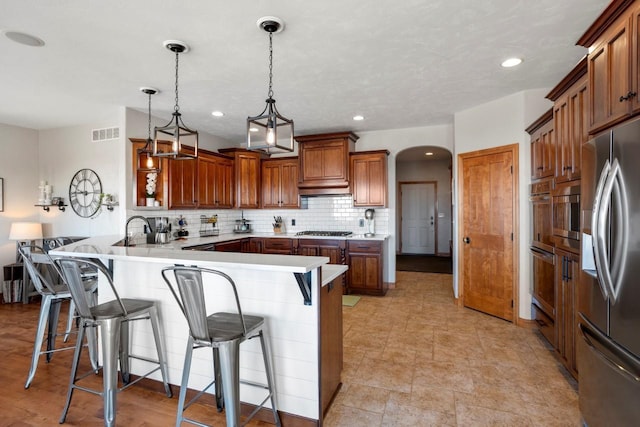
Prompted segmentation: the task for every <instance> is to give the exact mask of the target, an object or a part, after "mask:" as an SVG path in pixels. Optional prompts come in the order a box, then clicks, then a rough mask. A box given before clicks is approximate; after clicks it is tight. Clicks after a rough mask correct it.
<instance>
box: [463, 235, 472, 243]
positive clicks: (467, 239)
mask: <svg viewBox="0 0 640 427" xmlns="http://www.w3.org/2000/svg"><path fill="white" fill-rule="evenodd" d="M462 241H463V242H465V243H466V244H469V243H471V239H470V238H469V236H467V237H465V238H464V239H462Z"/></svg>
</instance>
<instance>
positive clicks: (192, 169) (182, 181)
mask: <svg viewBox="0 0 640 427" xmlns="http://www.w3.org/2000/svg"><path fill="white" fill-rule="evenodd" d="M168 163H169V173H168V177H169V209H196V208H207V209H230V208H232V207H233V192H232V184H233V181H232V180H233V160H232V159H231V158H230V157H226V156H222V155H219V154H216V153H212V152H209V151H206V150H198V158H197V159H189V160H169V162H168Z"/></svg>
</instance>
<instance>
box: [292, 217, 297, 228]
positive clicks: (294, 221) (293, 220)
mask: <svg viewBox="0 0 640 427" xmlns="http://www.w3.org/2000/svg"><path fill="white" fill-rule="evenodd" d="M295 225H296V220H295V219H291V226H292V227H293V226H295Z"/></svg>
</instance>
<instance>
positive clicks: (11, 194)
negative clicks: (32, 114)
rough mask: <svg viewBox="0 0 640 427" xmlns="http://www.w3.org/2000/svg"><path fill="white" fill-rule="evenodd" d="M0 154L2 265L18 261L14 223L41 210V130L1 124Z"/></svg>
mask: <svg viewBox="0 0 640 427" xmlns="http://www.w3.org/2000/svg"><path fill="white" fill-rule="evenodd" d="M0 153H1V155H0V178H3V179H4V189H3V190H4V191H3V192H4V211H3V212H0V266H4V265H7V264H11V263H13V262H15V261H16V243H15V242H14V241H12V240H9V229H10V228H11V223H12V222H15V221H38V219H39V210H38V209H37V208H36V207H34V206H33V205H34V204H35V203H36V202H37V201H38V183H39V181H38V132H37V131H35V130H33V129H26V128H21V127H16V126H10V125H5V124H1V123H0ZM2 274H3V272H2V270H0V275H2ZM1 279H2V280H4V277H2V278H1Z"/></svg>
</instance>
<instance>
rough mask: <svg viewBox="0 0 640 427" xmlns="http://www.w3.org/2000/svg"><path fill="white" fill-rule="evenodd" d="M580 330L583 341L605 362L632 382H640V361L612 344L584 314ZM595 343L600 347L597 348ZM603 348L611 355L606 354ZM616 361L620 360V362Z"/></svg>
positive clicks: (581, 318) (581, 317) (579, 323)
mask: <svg viewBox="0 0 640 427" xmlns="http://www.w3.org/2000/svg"><path fill="white" fill-rule="evenodd" d="M578 329H579V330H580V335H581V336H582V339H583V340H584V341H585V342H586V344H587V345H588V346H589V347H591V349H592V350H593V352H594V353H595V354H596V355H597V356H598V357H599V358H600V359H601V360H602V361H603V362H605V363H606V364H607V365H609V366H610V367H612V368H614V369H615V370H616V371H618V372H620V373H621V374H623V375H625V376H627V377H628V378H629V379H630V380H633V381H636V382H640V361H638V360H636V358H635V357H633V356H632V355H631V354H629V353H628V352H627V351H626V350H625V349H623V348H620V347H619V346H617V345H616V344H615V343H614V342H612V341H611V339H610V338H609V337H607V336H606V335H604V334H603V333H602V332H600V331H599V330H598V328H597V327H596V326H595V325H594V324H593V323H591V322H590V321H589V320H587V318H585V317H584V316H583V315H582V313H581V314H580V322H578ZM594 341H595V342H597V343H598V344H599V345H598V346H596V345H595V344H594ZM601 348H602V349H603V350H606V351H607V352H608V353H609V354H606V353H604V352H603V351H602V350H601ZM615 359H618V361H616V360H615ZM620 362H622V363H620Z"/></svg>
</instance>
